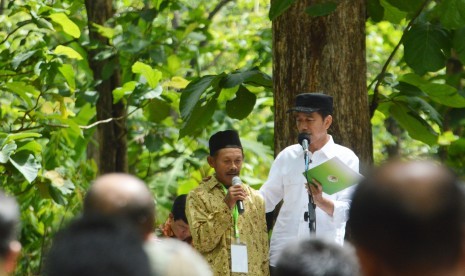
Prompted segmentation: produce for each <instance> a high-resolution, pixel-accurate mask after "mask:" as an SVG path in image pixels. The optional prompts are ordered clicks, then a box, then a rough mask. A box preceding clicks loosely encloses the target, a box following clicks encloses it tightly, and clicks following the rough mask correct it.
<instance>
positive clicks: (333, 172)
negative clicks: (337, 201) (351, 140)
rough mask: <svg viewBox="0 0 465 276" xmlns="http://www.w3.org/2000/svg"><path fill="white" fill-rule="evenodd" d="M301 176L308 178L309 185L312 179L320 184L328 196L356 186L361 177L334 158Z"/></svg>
mask: <svg viewBox="0 0 465 276" xmlns="http://www.w3.org/2000/svg"><path fill="white" fill-rule="evenodd" d="M303 175H304V177H308V178H307V182H308V183H311V180H312V178H314V179H316V180H317V181H318V182H320V183H321V186H322V187H323V192H325V193H327V194H330V195H332V194H334V193H337V192H339V191H341V190H343V189H345V188H347V187H350V186H352V185H354V184H357V183H358V182H359V181H360V180H361V179H362V177H363V176H362V175H361V174H359V173H358V172H356V171H354V170H352V169H351V168H350V167H348V166H347V165H346V164H344V162H342V161H341V159H339V158H338V157H336V156H335V157H333V158H331V159H329V160H327V161H325V162H323V163H321V164H320V165H318V166H315V167H313V168H311V169H309V170H308V171H307V174H305V172H304V173H303Z"/></svg>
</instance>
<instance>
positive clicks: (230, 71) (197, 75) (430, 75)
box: [0, 0, 465, 275]
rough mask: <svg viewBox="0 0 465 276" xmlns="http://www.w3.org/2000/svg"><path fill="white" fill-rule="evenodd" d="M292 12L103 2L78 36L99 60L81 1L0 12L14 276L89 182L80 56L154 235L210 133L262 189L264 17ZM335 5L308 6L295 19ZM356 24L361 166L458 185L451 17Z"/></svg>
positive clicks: (378, 18)
mask: <svg viewBox="0 0 465 276" xmlns="http://www.w3.org/2000/svg"><path fill="white" fill-rule="evenodd" d="M293 2H294V1H292V0H283V1H272V3H270V2H269V1H267V0H237V1H232V0H223V1H205V0H183V1H175V0H151V1H149V0H145V1H136V0H115V1H113V7H114V10H115V15H114V17H113V18H112V19H111V20H109V21H108V22H107V23H106V24H105V25H104V26H94V27H95V28H96V29H97V30H98V31H99V32H100V33H101V34H102V35H104V36H105V37H107V38H108V39H109V41H110V43H109V45H98V44H96V43H95V42H93V41H91V40H90V39H89V37H88V27H87V17H86V9H85V4H84V1H83V0H78V1H70V0H62V1H59V0H56V1H47V0H30V1H10V2H8V3H5V2H2V4H3V5H4V6H3V9H2V10H1V14H0V26H2V27H1V28H0V93H1V94H0V122H1V125H0V149H1V151H0V183H1V184H0V185H1V187H2V189H4V190H6V191H7V192H8V193H11V194H13V195H15V196H16V198H17V199H18V201H19V202H20V204H21V211H22V222H23V225H22V233H21V242H22V244H23V255H22V258H21V259H20V264H19V267H18V271H17V274H18V275H39V274H40V272H41V268H42V263H43V258H44V256H45V255H44V253H45V252H46V250H47V248H48V246H49V245H50V239H51V237H53V234H54V233H55V232H56V231H57V229H59V228H60V227H61V226H62V225H63V224H65V223H66V222H67V221H68V220H69V219H70V218H72V217H73V216H75V215H77V214H79V212H80V209H81V204H82V198H83V195H84V194H85V191H86V190H87V188H88V186H89V184H90V183H91V181H92V179H94V178H95V177H96V175H97V174H98V165H97V164H96V163H95V161H94V159H93V157H94V152H95V147H96V146H97V145H96V138H95V128H96V125H97V124H99V123H105V122H97V121H96V107H95V104H96V100H97V97H98V93H97V91H96V88H95V87H96V85H97V84H98V83H99V82H100V81H101V80H98V79H93V76H92V71H91V69H90V67H89V62H88V53H89V51H91V50H98V51H99V52H98V55H97V56H96V59H100V60H106V61H108V63H107V66H106V67H105V68H104V72H103V76H104V78H105V77H107V78H109V77H111V76H112V75H113V74H114V73H115V72H119V73H121V76H122V84H121V87H119V88H117V89H115V90H114V91H113V96H114V102H122V103H124V104H125V105H126V106H127V107H128V115H127V118H126V119H127V125H126V129H127V136H128V160H129V173H132V174H135V175H137V176H139V177H140V178H142V179H143V180H144V181H146V183H147V184H148V185H149V186H150V188H151V190H152V191H153V193H154V196H155V197H156V200H157V208H158V210H157V212H158V217H157V219H158V222H162V221H163V220H164V218H166V216H167V213H168V212H169V209H170V206H171V202H172V200H173V198H174V197H175V196H176V195H177V194H181V193H187V192H188V191H189V190H190V189H192V188H193V187H195V186H196V185H198V183H199V182H200V180H201V179H202V178H203V177H205V176H207V175H209V174H211V170H210V169H209V167H208V165H207V163H206V162H205V161H206V156H207V154H208V151H207V149H208V137H209V136H210V135H211V134H212V133H214V132H215V131H218V130H223V129H226V128H235V129H238V130H239V131H240V134H241V139H242V141H243V145H244V148H245V154H246V162H245V165H244V169H243V172H242V178H243V180H244V181H245V182H246V183H248V184H250V185H252V186H254V187H255V188H258V187H259V186H260V185H261V184H262V183H263V181H264V179H266V177H267V173H268V170H269V167H270V165H271V162H272V160H273V137H274V136H273V135H274V131H275V130H274V129H273V94H272V87H271V77H270V72H271V66H272V64H271V62H272V57H271V36H272V34H271V28H270V27H271V20H270V18H271V19H272V18H275V17H277V16H279V14H280V13H282V12H285V10H286V8H287V7H289V6H290V5H292V3H293ZM317 2H318V1H317ZM337 3H338V1H319V2H318V3H316V4H315V5H312V6H310V7H309V9H308V12H309V16H325V15H326V14H328V13H330V12H331V11H332V10H334V9H336V8H337ZM367 9H368V16H369V17H368V19H367V29H366V30H367V61H368V70H367V71H368V80H369V83H368V84H367V86H368V87H369V96H370V99H371V101H372V112H373V114H372V124H373V133H374V135H373V140H374V152H375V161H376V162H377V163H379V162H382V161H383V160H385V159H387V158H389V157H393V156H397V155H399V156H410V157H412V156H414V157H420V158H422V157H424V156H429V157H431V156H432V157H435V158H437V159H439V160H440V161H442V162H445V163H447V164H448V165H449V166H451V167H452V168H454V169H455V170H456V171H457V172H458V173H459V174H461V175H465V171H464V166H463V162H464V161H463V160H465V158H464V156H465V137H464V134H463V128H464V125H465V119H464V118H465V116H464V115H465V114H464V107H465V98H464V96H465V94H464V91H463V79H464V74H463V66H462V63H463V62H464V61H465V35H464V34H465V3H464V2H463V1H462V0H443V1H422V0H412V1H400V0H369V1H367ZM341 28H342V27H341ZM341 31H342V30H341ZM274 77H279V76H274ZM354 116H356V114H354ZM115 120H117V118H116V119H115ZM276 131H279V130H276Z"/></svg>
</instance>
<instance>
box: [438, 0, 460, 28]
mask: <svg viewBox="0 0 465 276" xmlns="http://www.w3.org/2000/svg"><path fill="white" fill-rule="evenodd" d="M437 9H438V14H439V17H440V19H441V24H442V25H443V26H444V27H446V28H448V29H458V28H462V27H463V26H464V25H465V2H464V1H463V0H443V1H440V2H439V4H438V6H437Z"/></svg>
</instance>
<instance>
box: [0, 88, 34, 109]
mask: <svg viewBox="0 0 465 276" xmlns="http://www.w3.org/2000/svg"><path fill="white" fill-rule="evenodd" d="M4 85H5V88H7V89H8V90H9V91H11V92H13V93H14V94H16V95H18V96H19V97H20V98H21V99H22V100H23V101H24V102H25V103H26V104H27V107H28V108H31V107H33V105H34V103H33V102H32V99H31V96H30V95H28V94H27V93H30V94H32V96H37V95H39V94H40V92H39V91H37V90H36V88H35V87H34V86H31V85H26V84H25V83H24V82H8V83H6V84H4Z"/></svg>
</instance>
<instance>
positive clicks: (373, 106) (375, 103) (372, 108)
mask: <svg viewBox="0 0 465 276" xmlns="http://www.w3.org/2000/svg"><path fill="white" fill-rule="evenodd" d="M430 1H431V0H426V1H425V2H424V3H423V4H422V6H421V7H420V8H419V9H418V11H417V13H416V14H415V16H414V17H413V18H412V20H410V22H409V23H408V25H407V27H406V28H405V30H404V33H403V35H402V37H401V38H400V40H399V43H397V45H396V47H394V50H392V52H391V54H390V55H389V57H388V59H387V60H386V62H385V63H384V65H383V68H382V69H381V72H380V73H379V74H378V76H376V79H375V80H374V81H373V82H376V84H375V88H374V89H373V98H372V100H371V104H370V118H373V115H374V114H375V110H376V108H377V107H378V102H379V86H380V85H381V82H382V81H383V79H384V75H385V74H386V71H387V68H388V66H389V64H390V63H391V61H392V59H393V58H394V55H395V54H396V53H397V51H398V50H399V48H400V45H401V44H402V42H403V41H404V36H405V33H406V32H408V31H409V30H410V29H411V28H412V26H413V24H414V23H415V20H416V19H417V18H418V17H419V16H420V14H421V12H422V11H423V10H424V9H425V7H426V6H427V4H428V3H429V2H430ZM373 82H372V83H371V84H370V85H369V86H368V89H370V87H371V86H372V85H373Z"/></svg>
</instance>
